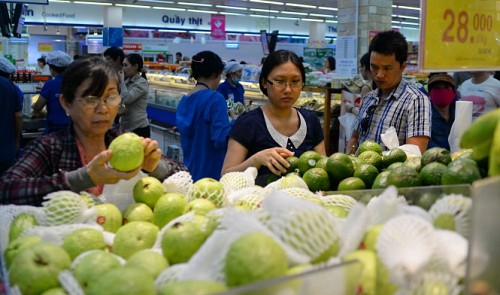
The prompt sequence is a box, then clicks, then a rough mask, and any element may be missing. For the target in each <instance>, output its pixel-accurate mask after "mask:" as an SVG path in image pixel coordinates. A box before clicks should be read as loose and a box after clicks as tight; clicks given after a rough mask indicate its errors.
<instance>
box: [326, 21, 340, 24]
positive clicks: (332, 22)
mask: <svg viewBox="0 0 500 295" xmlns="http://www.w3.org/2000/svg"><path fill="white" fill-rule="evenodd" d="M325 23H331V24H336V23H338V21H336V20H325Z"/></svg>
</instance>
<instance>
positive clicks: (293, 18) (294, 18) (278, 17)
mask: <svg viewBox="0 0 500 295" xmlns="http://www.w3.org/2000/svg"><path fill="white" fill-rule="evenodd" d="M276 18H277V19H287V20H298V18H296V17H286V16H277V17H276Z"/></svg>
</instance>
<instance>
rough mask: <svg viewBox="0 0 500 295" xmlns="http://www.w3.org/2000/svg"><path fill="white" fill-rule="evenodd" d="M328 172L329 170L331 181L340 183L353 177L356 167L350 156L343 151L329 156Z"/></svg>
mask: <svg viewBox="0 0 500 295" xmlns="http://www.w3.org/2000/svg"><path fill="white" fill-rule="evenodd" d="M326 172H328V175H329V176H330V180H331V181H333V182H334V183H338V182H340V181H341V180H343V179H345V178H347V177H351V176H352V175H353V173H354V167H353V165H352V161H351V159H350V158H349V156H347V155H346V154H343V153H334V154H332V155H331V156H330V157H328V161H327V162H326Z"/></svg>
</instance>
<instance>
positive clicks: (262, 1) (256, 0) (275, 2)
mask: <svg viewBox="0 0 500 295" xmlns="http://www.w3.org/2000/svg"><path fill="white" fill-rule="evenodd" d="M250 2H257V3H265V4H274V5H283V2H278V1H268V0H250Z"/></svg>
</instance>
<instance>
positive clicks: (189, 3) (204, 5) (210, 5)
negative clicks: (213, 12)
mask: <svg viewBox="0 0 500 295" xmlns="http://www.w3.org/2000/svg"><path fill="white" fill-rule="evenodd" d="M177 4H180V5H193V6H203V7H212V6H213V5H212V4H205V3H191V2H177Z"/></svg>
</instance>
